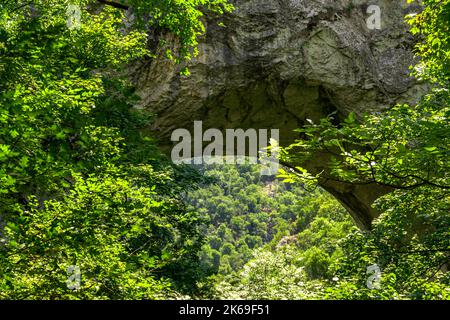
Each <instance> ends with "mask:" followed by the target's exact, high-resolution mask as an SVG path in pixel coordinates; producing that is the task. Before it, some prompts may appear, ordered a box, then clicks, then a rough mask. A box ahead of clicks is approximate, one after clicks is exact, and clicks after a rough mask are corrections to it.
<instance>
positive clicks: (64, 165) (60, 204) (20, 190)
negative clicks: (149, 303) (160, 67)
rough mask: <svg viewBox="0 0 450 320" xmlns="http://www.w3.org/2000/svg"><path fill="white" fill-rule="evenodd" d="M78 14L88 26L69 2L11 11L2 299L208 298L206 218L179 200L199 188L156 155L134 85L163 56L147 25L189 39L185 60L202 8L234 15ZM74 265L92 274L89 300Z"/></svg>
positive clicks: (2, 45)
mask: <svg viewBox="0 0 450 320" xmlns="http://www.w3.org/2000/svg"><path fill="white" fill-rule="evenodd" d="M70 3H71V4H77V5H80V8H81V13H82V14H81V17H82V20H81V24H80V26H79V28H68V26H67V20H68V16H67V5H68V4H69V1H54V0H35V1H28V2H17V1H2V3H1V4H0V217H1V225H0V227H1V245H0V270H1V273H0V298H8V299H132V298H134V299H136V298H146V299H156V298H163V297H176V296H179V293H178V292H176V291H174V290H177V291H179V292H183V293H192V292H195V291H196V290H197V288H196V282H197V280H198V279H199V278H201V277H203V276H204V274H203V273H202V272H201V271H200V270H198V268H196V267H195V266H196V264H197V263H198V257H197V252H198V250H199V249H200V247H201V244H202V239H201V236H200V234H199V230H198V227H199V225H200V224H201V220H200V219H199V217H198V216H197V215H196V214H195V213H193V212H191V211H188V210H186V208H185V206H184V204H183V203H182V202H181V201H180V197H181V196H180V194H181V192H183V190H185V189H186V188H187V186H188V185H189V186H190V185H191V184H192V183H193V182H195V181H197V180H198V177H197V175H196V174H193V173H192V171H191V170H186V169H184V168H181V167H173V166H172V165H170V164H169V163H168V161H167V160H165V159H164V158H163V157H162V156H161V155H160V154H159V153H158V152H157V151H156V147H155V143H154V142H153V139H152V138H151V137H150V136H148V135H147V134H145V133H144V131H143V130H142V129H144V128H145V127H147V126H148V125H149V121H150V120H151V119H150V117H149V116H148V115H145V114H143V113H141V112H138V111H134V110H133V108H132V107H133V104H134V103H135V101H136V99H137V98H136V96H135V95H134V92H133V88H132V87H131V85H130V83H129V81H128V80H127V78H126V77H125V76H123V74H124V70H125V69H124V67H125V66H126V64H127V63H130V62H132V61H133V60H134V59H142V58H145V57H148V56H150V55H151V52H149V51H148V49H147V38H148V37H147V33H146V32H145V31H147V29H145V28H144V25H143V23H141V22H143V19H144V16H146V17H149V16H151V15H153V14H155V15H156V16H154V17H153V18H152V19H151V22H150V21H147V20H146V21H145V22H146V26H147V27H148V26H150V27H154V28H156V27H161V28H168V29H169V30H170V31H172V33H174V34H175V35H176V36H179V41H180V42H181V44H182V45H181V47H180V50H179V51H178V56H177V58H176V59H178V60H177V62H180V61H181V60H182V59H188V58H189V57H190V55H189V53H188V52H189V50H193V48H194V46H195V45H196V37H197V36H198V35H199V33H200V32H201V31H202V28H201V23H200V22H199V20H198V19H197V18H198V17H199V15H200V11H199V6H201V5H204V6H206V7H209V8H210V9H212V10H214V11H216V12H218V11H220V8H225V9H226V8H229V6H228V5H226V4H225V2H222V1H176V2H169V1H162V2H161V1H156V2H155V1H131V2H129V4H130V5H131V6H132V9H130V10H135V13H136V14H138V15H140V18H139V17H138V18H137V19H136V23H135V24H133V23H132V24H129V23H128V22H129V21H127V16H126V13H125V12H124V11H123V10H121V9H117V8H113V7H111V6H109V5H107V6H100V7H96V4H97V2H96V1H88V0H80V1H73V2H70ZM133 8H134V9H133ZM151 10H154V11H151ZM158 10H159V11H158ZM144 12H145V13H146V14H145V15H144ZM161 12H168V14H167V15H165V16H164V17H160V16H159V15H160V14H161ZM69 266H77V267H79V268H80V271H81V283H80V285H81V286H80V288H79V289H78V290H72V289H69V288H68V286H67V283H66V281H67V279H68V276H69V275H68V274H67V272H68V267H69Z"/></svg>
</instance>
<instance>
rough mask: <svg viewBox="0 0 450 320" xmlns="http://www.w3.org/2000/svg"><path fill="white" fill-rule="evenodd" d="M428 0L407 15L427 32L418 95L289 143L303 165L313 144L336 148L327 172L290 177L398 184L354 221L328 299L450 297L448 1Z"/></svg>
mask: <svg viewBox="0 0 450 320" xmlns="http://www.w3.org/2000/svg"><path fill="white" fill-rule="evenodd" d="M423 4H424V5H425V9H424V11H423V12H422V13H420V14H417V15H414V16H410V17H409V18H408V19H409V22H410V23H411V25H412V32H413V33H415V34H420V35H422V36H423V42H421V43H420V44H419V45H418V46H417V53H418V55H419V56H420V58H421V62H420V63H419V64H418V66H417V68H416V75H418V76H420V77H421V78H422V79H426V80H429V81H431V85H432V88H431V89H430V91H429V92H428V93H427V94H425V95H424V96H423V97H422V98H421V100H420V102H419V103H418V104H416V105H414V106H408V105H397V106H394V107H393V108H392V109H390V110H389V111H387V112H383V113H378V114H370V115H361V116H360V117H357V116H356V115H355V114H353V113H352V114H350V115H348V117H347V118H346V119H345V120H344V121H343V122H342V123H341V124H340V125H339V126H335V125H334V124H333V122H334V121H333V120H334V119H333V118H334V117H335V116H336V115H330V117H329V118H328V119H323V120H321V121H320V123H317V124H314V123H311V124H310V125H307V126H305V127H304V128H302V129H299V132H300V133H301V135H302V139H300V140H298V141H297V142H296V143H294V144H293V145H291V146H290V147H288V148H286V149H285V150H284V153H283V157H285V160H286V161H289V162H291V163H296V164H300V165H301V163H302V162H304V161H307V160H310V159H311V158H312V157H313V156H314V154H316V153H317V152H325V153H327V154H329V155H330V158H329V159H330V160H329V165H328V167H329V170H328V172H327V173H325V172H322V173H320V174H318V175H316V176H314V175H311V174H309V173H308V172H306V171H305V170H304V169H302V168H301V167H298V168H297V169H295V170H291V171H290V172H282V175H281V176H282V177H283V178H285V179H287V180H288V181H302V182H304V183H305V184H307V185H314V183H317V182H318V181H321V180H334V181H338V182H346V183H350V184H370V183H376V184H379V185H382V186H385V187H390V188H391V190H392V191H393V192H392V193H390V194H388V195H386V196H384V197H382V198H380V199H379V200H378V201H377V203H376V206H377V208H378V209H379V212H380V213H381V216H380V217H379V218H378V219H377V220H376V221H375V222H374V224H373V230H371V231H370V232H361V231H355V232H353V233H351V234H350V235H349V236H348V237H347V239H346V240H345V241H344V242H343V243H342V244H341V245H340V247H341V249H342V256H341V257H340V258H339V259H338V260H335V261H334V262H333V263H332V264H331V265H330V269H329V271H330V272H332V273H334V274H336V276H337V277H336V279H337V281H334V282H331V283H328V284H325V286H324V288H326V290H325V291H326V292H327V293H326V297H328V298H331V299H449V292H450V283H449V273H448V265H449V263H450V260H449V252H450V233H449V230H450V229H449V226H450V225H449V223H450V210H449V209H450V206H449V201H450V194H449V190H450V176H449V161H448V159H449V155H450V149H449V147H450V140H449V139H450V126H449V115H450V108H449V105H450V95H449V88H448V83H449V73H448V57H449V52H450V47H449V45H448V43H449V42H448V39H449V33H448V26H449V24H448V22H449V12H450V10H449V9H450V2H449V1H423ZM296 171H297V172H296ZM375 264H376V265H378V266H379V267H380V269H381V272H382V275H381V282H380V288H379V289H369V288H368V286H367V279H368V275H367V267H369V266H371V265H375Z"/></svg>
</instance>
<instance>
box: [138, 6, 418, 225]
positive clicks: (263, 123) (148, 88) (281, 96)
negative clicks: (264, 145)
mask: <svg viewBox="0 0 450 320" xmlns="http://www.w3.org/2000/svg"><path fill="white" fill-rule="evenodd" d="M371 4H375V5H378V6H379V7H380V8H381V21H382V23H381V29H380V30H369V29H368V27H367V24H366V20H367V19H368V18H369V16H370V14H369V13H367V7H368V6H369V5H371ZM236 8H237V9H236V11H235V12H233V13H232V14H228V15H226V16H225V17H223V18H221V21H223V22H224V24H225V27H220V26H218V24H217V21H214V20H211V21H207V35H206V36H205V37H204V39H202V41H201V43H200V47H199V49H200V54H199V56H198V57H197V58H196V59H195V60H193V61H191V62H190V65H189V68H190V72H191V76H190V77H183V76H180V75H179V68H178V67H177V66H174V65H173V64H172V63H171V62H170V61H167V60H165V59H164V58H163V54H161V55H159V58H157V59H155V60H153V61H147V62H143V63H141V64H139V65H138V66H136V68H135V70H134V79H135V81H136V84H137V86H138V89H139V94H140V96H141V97H142V101H141V104H140V106H139V107H140V108H145V109H147V110H149V111H151V112H153V113H155V114H156V122H155V124H154V127H153V128H152V129H153V130H155V132H157V134H158V136H159V137H160V138H161V142H162V144H163V145H166V146H169V145H171V142H170V135H171V133H172V131H173V130H174V129H177V128H187V129H189V128H192V127H193V122H194V120H203V123H204V128H208V127H211V128H219V129H225V128H244V129H245V128H255V129H260V128H278V129H280V140H281V144H284V145H286V144H288V143H290V142H292V141H293V140H294V139H295V138H296V135H295V133H294V132H293V130H294V129H295V128H298V127H300V126H302V125H303V124H304V122H305V120H306V119H312V120H318V119H320V118H321V117H324V116H326V115H328V114H330V113H331V112H333V111H337V114H338V116H340V117H342V116H345V115H346V114H348V113H349V112H351V111H354V112H356V113H357V114H362V113H364V112H374V111H381V110H385V109H386V108H389V107H390V106H392V105H393V104H395V103H399V102H413V101H414V99H415V98H416V97H417V96H418V95H419V92H420V90H421V87H420V85H418V84H417V83H416V82H414V80H413V79H411V78H410V77H409V66H410V65H411V64H412V63H413V54H412V47H413V45H414V39H413V37H412V36H411V35H410V34H409V33H408V32H407V25H406V24H405V23H404V18H403V17H404V16H405V14H407V13H409V12H414V11H417V10H418V8H417V7H412V6H407V5H406V4H405V2H404V1H392V0H378V1H377V0H373V1H371V0H366V1H356V0H354V1H350V0H248V1H245V0H240V1H236ZM321 163H322V164H324V161H321V159H318V161H317V162H316V163H314V164H309V168H310V169H312V170H313V171H314V170H321V169H322V165H321ZM322 184H323V187H324V188H326V189H327V190H328V191H330V192H331V193H332V194H334V195H335V196H336V197H337V198H338V199H339V200H340V201H341V202H342V203H343V204H344V205H345V206H346V207H347V209H349V212H350V213H351V215H352V216H353V218H354V219H355V221H356V222H357V223H358V225H359V226H361V227H363V228H368V227H370V223H371V221H372V220H373V218H375V217H376V216H377V213H376V212H375V211H374V210H373V209H371V207H370V205H371V203H372V202H373V201H374V200H375V199H376V198H377V197H379V196H380V195H381V194H383V193H386V192H387V190H385V189H383V188H381V187H379V186H375V185H369V186H351V185H345V184H338V183H331V182H322Z"/></svg>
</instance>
